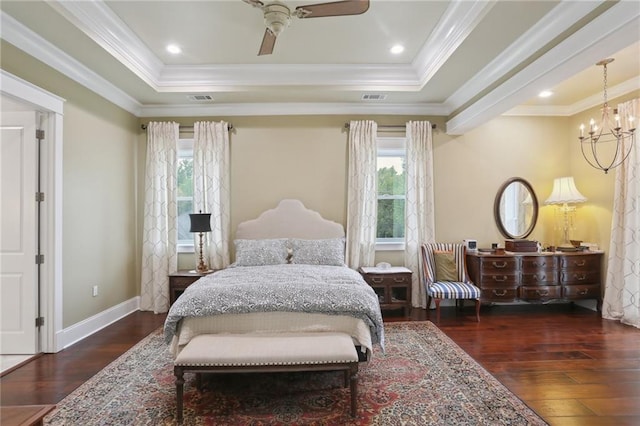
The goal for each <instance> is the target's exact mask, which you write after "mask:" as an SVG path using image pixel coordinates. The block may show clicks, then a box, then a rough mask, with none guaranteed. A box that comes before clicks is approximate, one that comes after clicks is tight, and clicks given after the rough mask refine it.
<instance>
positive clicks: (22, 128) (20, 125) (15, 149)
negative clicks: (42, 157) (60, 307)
mask: <svg viewBox="0 0 640 426" xmlns="http://www.w3.org/2000/svg"><path fill="white" fill-rule="evenodd" d="M0 129H1V131H2V133H1V135H0V148H1V149H0V199H1V200H0V308H1V313H0V353H2V354H3V355H11V354H25V355H29V354H35V353H36V350H37V336H38V333H37V328H36V324H35V319H36V315H37V311H38V310H37V302H38V301H37V297H38V290H37V289H38V287H37V286H38V283H37V269H36V268H37V267H36V249H37V247H36V237H37V235H36V230H37V223H36V220H37V214H36V208H37V205H36V204H37V203H36V198H35V197H36V191H37V170H36V168H37V162H36V155H37V151H36V143H37V142H36V117H35V112H11V113H9V112H7V113H5V112H3V113H2V118H1V120H0Z"/></svg>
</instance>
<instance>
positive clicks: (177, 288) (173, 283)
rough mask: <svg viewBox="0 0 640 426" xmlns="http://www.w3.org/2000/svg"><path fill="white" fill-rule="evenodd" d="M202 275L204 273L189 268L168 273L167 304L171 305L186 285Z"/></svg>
mask: <svg viewBox="0 0 640 426" xmlns="http://www.w3.org/2000/svg"><path fill="white" fill-rule="evenodd" d="M203 276H204V274H201V273H199V272H196V271H189V270H179V271H176V272H173V273H171V274H169V306H171V305H173V302H175V301H176V299H177V298H178V297H180V295H181V294H182V293H183V292H184V291H185V290H186V288H187V287H189V286H190V285H191V284H193V283H194V282H196V281H198V280H199V279H200V278H202V277H203Z"/></svg>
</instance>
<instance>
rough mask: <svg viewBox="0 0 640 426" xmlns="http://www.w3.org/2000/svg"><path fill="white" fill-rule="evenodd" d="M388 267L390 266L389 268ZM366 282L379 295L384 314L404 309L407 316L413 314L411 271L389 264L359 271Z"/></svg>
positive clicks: (367, 267)
mask: <svg viewBox="0 0 640 426" xmlns="http://www.w3.org/2000/svg"><path fill="white" fill-rule="evenodd" d="M387 265H388V266H387ZM358 272H360V274H362V277H363V278H364V280H365V281H366V282H367V284H369V285H370V286H371V287H372V288H373V290H374V291H375V292H376V294H377V295H378V300H379V301H380V309H381V310H382V311H383V313H384V312H385V311H386V312H389V311H393V310H396V309H402V310H403V314H404V315H405V316H409V314H410V313H411V275H412V272H411V269H409V268H405V267H404V266H391V265H389V264H385V265H380V264H379V265H378V266H376V267H370V266H363V267H361V268H359V269H358Z"/></svg>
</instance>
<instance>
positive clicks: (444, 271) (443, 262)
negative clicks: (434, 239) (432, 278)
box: [433, 250, 458, 281]
mask: <svg viewBox="0 0 640 426" xmlns="http://www.w3.org/2000/svg"><path fill="white" fill-rule="evenodd" d="M433 261H434V262H435V267H436V268H435V269H436V281H458V269H457V268H456V259H455V256H454V254H453V251H446V250H434V251H433Z"/></svg>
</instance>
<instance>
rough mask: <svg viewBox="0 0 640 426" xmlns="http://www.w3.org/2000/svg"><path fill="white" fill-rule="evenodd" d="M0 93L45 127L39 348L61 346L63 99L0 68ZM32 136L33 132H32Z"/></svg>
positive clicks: (51, 348)
mask: <svg viewBox="0 0 640 426" xmlns="http://www.w3.org/2000/svg"><path fill="white" fill-rule="evenodd" d="M0 95H1V96H7V97H10V98H12V99H13V100H15V101H18V102H21V103H23V104H25V105H27V106H30V107H33V110H34V111H35V112H38V113H39V114H38V117H39V123H36V127H37V128H38V129H40V130H44V131H45V138H44V140H43V142H40V143H41V151H40V155H41V158H40V182H41V185H40V188H41V191H42V192H44V193H45V199H44V201H43V202H42V204H41V207H40V208H41V215H40V220H41V223H40V244H41V245H40V247H41V253H42V254H44V256H45V261H44V263H43V264H42V265H41V266H40V267H41V272H40V315H41V316H42V317H44V326H43V327H42V329H41V330H40V333H39V334H40V341H39V347H40V351H41V352H50V353H55V352H59V351H60V350H62V349H63V343H64V342H63V339H62V332H63V330H62V318H63V311H62V307H63V305H62V294H63V292H62V123H63V112H64V111H63V107H64V102H65V100H64V99H62V98H60V97H58V96H56V95H54V94H52V93H50V92H48V91H46V90H44V89H41V88H40V87H38V86H35V85H33V84H31V83H29V82H28V81H25V80H23V79H21V78H19V77H16V76H15V75H13V74H10V73H8V72H6V71H4V70H2V69H0ZM33 136H34V138H35V135H33Z"/></svg>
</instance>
